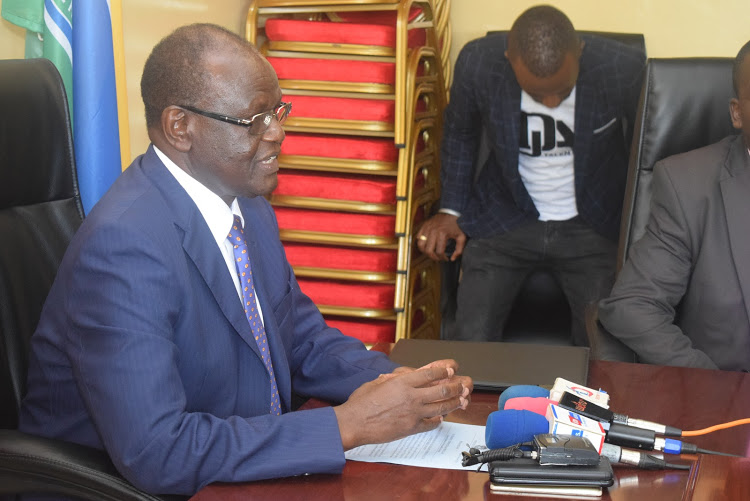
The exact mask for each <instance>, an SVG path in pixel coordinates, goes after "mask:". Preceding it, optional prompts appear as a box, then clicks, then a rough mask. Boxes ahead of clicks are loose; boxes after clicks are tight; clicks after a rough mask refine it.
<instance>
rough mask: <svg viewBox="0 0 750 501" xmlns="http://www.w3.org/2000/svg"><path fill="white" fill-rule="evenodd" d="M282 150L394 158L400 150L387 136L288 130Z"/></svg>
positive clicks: (297, 152) (322, 154) (392, 159)
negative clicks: (369, 136)
mask: <svg viewBox="0 0 750 501" xmlns="http://www.w3.org/2000/svg"><path fill="white" fill-rule="evenodd" d="M281 154H282V155H307V156H311V157H331V158H351V159H355V160H374V161H379V162H396V161H397V160H398V155H399V150H398V149H397V148H396V146H394V144H393V140H392V139H387V138H374V137H373V138H365V137H357V136H336V135H331V134H303V133H297V132H287V133H286V139H285V140H284V142H283V143H282V144H281Z"/></svg>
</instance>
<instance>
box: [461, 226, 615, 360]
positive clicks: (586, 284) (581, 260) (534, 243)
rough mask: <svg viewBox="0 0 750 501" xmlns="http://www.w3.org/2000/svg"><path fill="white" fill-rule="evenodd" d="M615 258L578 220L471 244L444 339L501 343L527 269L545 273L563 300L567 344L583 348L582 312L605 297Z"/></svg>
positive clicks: (519, 230)
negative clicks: (552, 277) (569, 338)
mask: <svg viewBox="0 0 750 501" xmlns="http://www.w3.org/2000/svg"><path fill="white" fill-rule="evenodd" d="M616 256H617V246H616V244H615V243H614V242H612V241H610V240H608V239H606V238H604V237H603V236H601V235H599V234H598V233H597V232H595V231H594V230H593V229H592V228H590V227H589V226H588V225H587V224H586V223H584V222H583V221H582V220H581V219H580V217H575V218H573V219H570V220H568V221H546V222H545V221H534V222H531V223H528V224H525V225H523V226H521V227H519V228H517V229H514V230H512V231H510V232H508V233H504V234H502V235H498V236H494V237H490V238H472V239H470V240H469V242H468V244H467V246H466V248H465V250H464V253H463V256H462V258H461V259H462V260H461V271H462V276H461V281H460V283H459V286H458V299H457V303H458V305H457V310H456V324H455V329H452V332H449V333H447V334H448V337H449V338H450V339H457V340H464V341H501V340H502V338H503V327H504V325H505V322H506V320H507V318H508V314H509V312H510V309H511V307H512V306H513V300H514V299H515V297H516V295H517V294H518V291H519V289H520V287H521V285H522V284H523V281H524V279H525V278H526V276H527V275H528V274H529V273H530V272H531V271H532V270H533V269H535V268H539V267H546V268H548V269H550V270H552V272H553V273H554V274H555V276H556V278H557V280H558V282H559V283H560V285H561V286H562V290H563V292H564V293H565V296H566V297H567V298H568V303H569V304H570V308H571V317H572V325H571V336H572V339H573V343H574V344H576V345H579V346H586V345H588V341H587V337H586V329H585V322H584V310H585V308H586V305H587V304H589V303H595V302H597V301H598V300H599V299H600V298H602V297H604V296H607V295H609V293H610V291H611V289H612V285H613V283H614V276H615V259H616ZM544 314H545V312H543V311H540V312H539V315H544Z"/></svg>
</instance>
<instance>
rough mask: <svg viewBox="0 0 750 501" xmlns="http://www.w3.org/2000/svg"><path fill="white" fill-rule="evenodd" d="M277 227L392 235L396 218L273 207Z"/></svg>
mask: <svg viewBox="0 0 750 501" xmlns="http://www.w3.org/2000/svg"><path fill="white" fill-rule="evenodd" d="M274 210H275V211H276V218H277V219H278V221H279V227H280V228H283V229H288V230H305V231H324V232H331V233H351V234H355V235H376V236H383V237H390V236H393V235H394V232H395V228H396V217H395V216H392V215H379V214H352V213H348V212H330V211H320V210H308V209H290V208H288V207H274Z"/></svg>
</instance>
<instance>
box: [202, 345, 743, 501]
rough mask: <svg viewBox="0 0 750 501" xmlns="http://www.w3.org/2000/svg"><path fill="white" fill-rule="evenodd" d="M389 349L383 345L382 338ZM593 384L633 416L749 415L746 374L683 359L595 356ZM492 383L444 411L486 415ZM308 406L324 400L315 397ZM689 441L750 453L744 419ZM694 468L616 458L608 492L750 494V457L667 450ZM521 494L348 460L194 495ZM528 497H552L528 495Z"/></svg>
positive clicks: (698, 418)
mask: <svg viewBox="0 0 750 501" xmlns="http://www.w3.org/2000/svg"><path fill="white" fill-rule="evenodd" d="M381 349H384V350H385V351H387V347H385V348H382V347H381ZM587 386H590V387H592V388H602V389H604V390H606V391H607V392H608V393H610V408H611V409H612V410H614V411H615V412H619V413H623V414H627V415H629V416H631V417H637V418H641V419H647V420H650V421H655V422H658V423H665V424H669V425H672V426H676V427H678V428H681V429H683V430H697V429H702V428H706V427H708V426H712V425H715V424H718V423H723V422H728V421H733V420H736V419H742V418H746V417H750V398H748V397H750V374H745V373H740V372H726V371H711V370H703V369H684V368H677V367H661V366H650V365H641V364H627V363H620V362H602V361H592V362H591V367H590V370H589V380H588V384H587ZM497 397H498V395H497V394H496V393H490V392H475V393H474V395H473V396H472V401H471V405H470V406H469V408H468V409H467V410H465V411H456V412H453V413H451V415H450V416H448V418H447V420H449V421H454V422H460V423H468V424H485V423H486V421H487V416H488V415H489V413H490V412H492V411H495V410H497ZM309 405H311V406H315V405H324V404H322V403H319V402H311V403H309ZM684 441H686V442H689V443H694V444H696V445H698V447H700V448H703V449H708V450H713V451H720V452H725V453H729V454H736V455H741V456H748V455H750V425H742V426H738V427H734V428H730V429H726V430H721V431H717V432H713V433H710V434H708V435H704V436H698V437H686V438H684ZM669 459H670V461H671V462H680V463H683V464H688V465H690V466H691V468H690V470H661V471H644V470H638V469H635V468H632V467H628V466H620V465H616V466H615V468H614V470H615V483H614V485H613V486H611V487H609V488H608V489H605V490H604V493H603V495H602V497H601V498H596V499H602V500H616V501H630V500H632V501H651V500H653V501H669V500H680V499H685V500H687V499H695V500H701V501H703V500H750V459H749V458H747V457H743V458H735V457H725V456H713V455H704V454H700V455H682V456H679V457H678V456H670V457H669ZM514 497H518V496H512V495H507V494H496V493H493V492H491V491H490V488H489V478H488V475H487V473H477V472H476V471H459V470H441V469H434V468H419V467H413V466H401V465H392V464H385V463H364V462H355V461H347V463H346V466H345V467H344V471H343V473H342V474H341V475H307V476H301V477H293V478H283V479H278V480H269V481H261V482H247V483H238V484H214V485H209V486H207V487H206V488H204V489H202V490H201V491H200V492H198V493H197V494H196V495H195V496H194V497H193V498H191V499H192V500H194V501H209V500H224V501H231V500H240V499H242V500H248V499H284V500H285V501H294V500H305V501H307V500H316V499H321V500H346V501H365V500H382V499H398V500H404V501H416V500H428V499H429V500H442V501H459V500H487V499H496V500H503V499H510V498H514ZM519 498H520V499H525V500H534V499H539V500H544V499H550V498H548V497H537V496H523V497H519Z"/></svg>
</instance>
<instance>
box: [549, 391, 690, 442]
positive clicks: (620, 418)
mask: <svg viewBox="0 0 750 501" xmlns="http://www.w3.org/2000/svg"><path fill="white" fill-rule="evenodd" d="M558 405H559V406H560V407H562V408H564V409H568V410H571V411H575V412H577V413H579V414H580V415H582V416H586V417H588V418H590V419H596V420H597V421H602V422H606V423H619V424H623V425H627V426H632V427H635V428H642V429H644V430H652V431H654V432H655V433H659V434H660V435H666V436H668V437H681V436H682V430H680V429H678V428H675V427H673V426H667V425H663V424H659V423H654V422H652V421H646V420H645V419H634V418H631V417H628V416H626V415H625V414H618V413H616V412H612V411H611V410H609V409H606V408H604V407H602V406H599V405H596V404H595V403H592V402H590V401H588V400H585V399H583V398H581V397H579V396H577V395H573V394H572V393H570V392H567V391H565V392H563V393H562V395H561V396H560V401H559V402H558Z"/></svg>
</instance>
